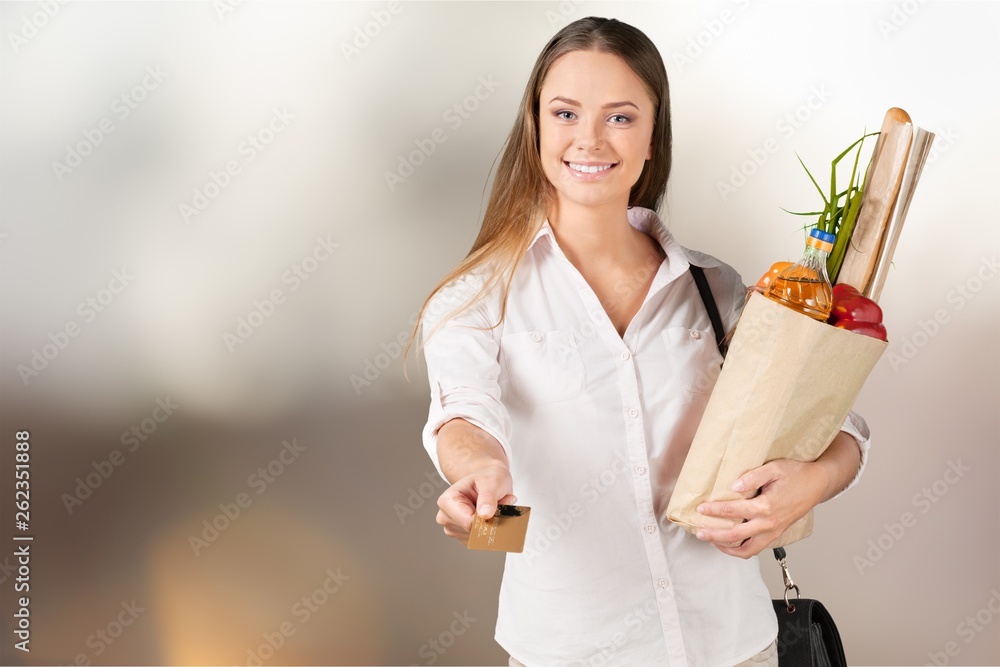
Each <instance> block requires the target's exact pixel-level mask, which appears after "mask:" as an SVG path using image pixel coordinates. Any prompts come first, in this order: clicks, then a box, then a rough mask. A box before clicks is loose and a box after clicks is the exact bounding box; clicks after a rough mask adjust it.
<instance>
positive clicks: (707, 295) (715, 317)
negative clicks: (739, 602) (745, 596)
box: [689, 264, 785, 561]
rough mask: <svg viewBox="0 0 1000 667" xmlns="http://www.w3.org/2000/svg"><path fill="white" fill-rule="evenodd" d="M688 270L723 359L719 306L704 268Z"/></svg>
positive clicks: (777, 553)
mask: <svg viewBox="0 0 1000 667" xmlns="http://www.w3.org/2000/svg"><path fill="white" fill-rule="evenodd" d="M689 270H690V271H691V277H692V278H694V284H695V285H697V286H698V294H700V295H701V300H702V302H703V303H704V304H705V310H707V311H708V319H709V320H711V321H712V330H713V331H714V332H715V342H716V344H717V345H718V346H719V354H721V355H722V358H723V359H725V358H726V352H728V351H729V346H728V345H727V344H726V343H725V342H723V341H724V339H725V337H726V333H725V329H724V328H723V326H722V318H721V317H720V316H719V306H718V305H717V304H716V303H715V297H714V296H712V288H710V287H709V286H708V279H707V278H705V270H704V269H703V268H701V267H700V266H695V265H694V264H690V265H689ZM779 549H780V547H779ZM779 549H775V550H774V557H775V559H776V560H778V561H781V560H782V559H783V558H784V557H785V550H784V549H780V551H779Z"/></svg>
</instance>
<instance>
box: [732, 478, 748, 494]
mask: <svg viewBox="0 0 1000 667" xmlns="http://www.w3.org/2000/svg"><path fill="white" fill-rule="evenodd" d="M745 490H746V487H745V486H744V484H743V480H742V479H738V480H736V483H735V484H733V491H745Z"/></svg>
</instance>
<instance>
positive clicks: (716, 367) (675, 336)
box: [660, 327, 722, 396]
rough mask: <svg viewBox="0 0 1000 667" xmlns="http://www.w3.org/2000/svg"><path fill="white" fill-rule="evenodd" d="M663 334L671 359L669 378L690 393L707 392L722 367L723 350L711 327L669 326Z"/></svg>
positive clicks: (669, 359)
mask: <svg viewBox="0 0 1000 667" xmlns="http://www.w3.org/2000/svg"><path fill="white" fill-rule="evenodd" d="M660 336H661V338H662V340H663V345H664V347H665V348H666V352H667V360H668V361H669V362H670V373H671V377H670V381H671V383H672V384H674V386H676V387H678V388H681V389H683V390H684V391H685V392H686V393H687V394H688V395H691V396H694V395H706V396H707V395H708V394H711V393H712V389H713V388H714V387H715V381H716V380H717V379H718V378H719V372H720V371H721V370H722V354H720V353H719V348H718V347H717V345H716V343H715V335H714V334H713V333H712V332H711V331H702V330H701V329H689V328H687V327H668V328H666V329H664V330H663V331H662V332H661V333H660Z"/></svg>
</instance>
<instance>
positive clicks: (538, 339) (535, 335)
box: [531, 331, 542, 343]
mask: <svg viewBox="0 0 1000 667" xmlns="http://www.w3.org/2000/svg"><path fill="white" fill-rule="evenodd" d="M531 340H533V341H535V342H536V343H539V342H541V340H542V334H540V333H538V332H537V331H532V332H531Z"/></svg>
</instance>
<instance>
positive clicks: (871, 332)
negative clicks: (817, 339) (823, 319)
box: [833, 320, 887, 340]
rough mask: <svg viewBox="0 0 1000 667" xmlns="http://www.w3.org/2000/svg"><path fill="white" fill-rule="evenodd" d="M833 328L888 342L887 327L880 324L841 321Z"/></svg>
mask: <svg viewBox="0 0 1000 667" xmlns="http://www.w3.org/2000/svg"><path fill="white" fill-rule="evenodd" d="M833 326H835V327H837V328H838V329H846V330H848V331H853V332H854V333H859V334H864V335H865V336H871V337H872V338H878V339H879V340H887V337H886V332H885V327H884V326H883V325H882V324H880V323H878V322H855V321H854V320H839V321H838V322H837V323H836V324H834V325H833Z"/></svg>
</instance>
